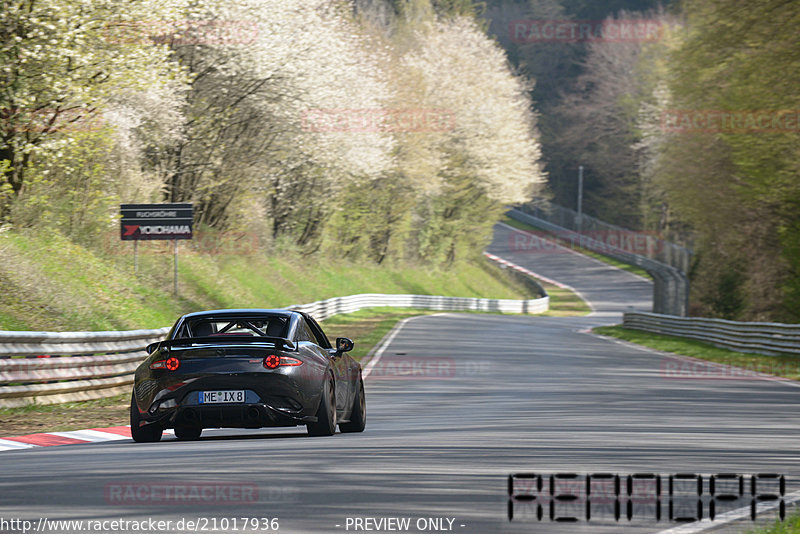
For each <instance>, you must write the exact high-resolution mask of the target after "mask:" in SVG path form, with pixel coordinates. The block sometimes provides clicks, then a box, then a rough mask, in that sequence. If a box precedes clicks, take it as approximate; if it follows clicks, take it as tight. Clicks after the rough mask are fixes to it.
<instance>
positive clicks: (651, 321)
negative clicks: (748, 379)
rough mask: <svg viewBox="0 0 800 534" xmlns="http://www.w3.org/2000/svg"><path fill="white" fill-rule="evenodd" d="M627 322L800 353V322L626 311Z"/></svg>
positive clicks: (737, 346)
mask: <svg viewBox="0 0 800 534" xmlns="http://www.w3.org/2000/svg"><path fill="white" fill-rule="evenodd" d="M623 326H624V327H625V328H632V329H635V330H644V331H646V332H652V333H655V334H667V335H670V336H679V337H686V338H691V339H697V340H700V341H705V342H706V343H711V344H713V345H716V346H718V347H723V348H726V349H731V350H735V351H739V352H752V353H756V354H766V355H780V354H791V355H795V356H796V355H798V354H800V325H797V324H784V323H748V322H740V321H728V320H725V319H710V318H704V317H675V316H672V315H661V314H657V313H646V312H626V313H625V314H624V315H623Z"/></svg>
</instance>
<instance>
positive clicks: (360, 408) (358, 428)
mask: <svg viewBox="0 0 800 534" xmlns="http://www.w3.org/2000/svg"><path fill="white" fill-rule="evenodd" d="M366 426H367V400H366V397H365V396H364V380H363V379H362V378H361V377H359V378H358V389H357V390H356V398H355V399H353V410H352V411H351V412H350V422H348V423H339V430H341V431H342V432H363V431H364V428H365V427H366Z"/></svg>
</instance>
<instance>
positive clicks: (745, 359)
mask: <svg viewBox="0 0 800 534" xmlns="http://www.w3.org/2000/svg"><path fill="white" fill-rule="evenodd" d="M592 331H593V332H595V333H597V334H601V335H604V336H611V337H615V338H619V339H623V340H625V341H630V342H631V343H636V344H637V345H644V346H645V347H650V348H652V349H656V350H660V351H664V352H673V353H675V354H681V355H683V356H691V357H693V358H698V359H701V360H707V361H710V362H716V363H721V364H725V365H732V366H736V367H741V368H744V369H746V370H747V371H749V372H757V373H764V374H768V375H774V376H780V377H783V378H789V379H792V380H800V356H765V355H762V354H751V353H745V352H736V351H732V350H728V349H723V348H719V347H715V346H714V345H710V344H708V343H703V342H702V341H697V340H694V339H686V338H682V337H675V336H665V335H662V334H653V333H650V332H643V331H641V330H632V329H629V328H623V327H621V326H601V327H596V328H594V329H592Z"/></svg>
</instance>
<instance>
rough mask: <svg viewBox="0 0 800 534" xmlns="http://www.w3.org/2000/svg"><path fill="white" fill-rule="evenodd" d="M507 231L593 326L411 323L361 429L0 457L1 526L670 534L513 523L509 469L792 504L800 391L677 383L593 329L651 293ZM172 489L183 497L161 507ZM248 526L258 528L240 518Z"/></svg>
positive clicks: (651, 358) (613, 526) (664, 360)
mask: <svg viewBox="0 0 800 534" xmlns="http://www.w3.org/2000/svg"><path fill="white" fill-rule="evenodd" d="M509 232H510V230H509V228H508V227H505V226H498V227H497V228H496V239H495V242H494V244H493V246H492V247H491V249H490V252H492V253H494V254H497V255H500V256H502V257H504V258H507V259H509V260H511V261H513V262H515V263H518V264H520V265H523V266H525V267H527V268H529V269H531V270H533V271H535V272H537V273H540V274H542V275H545V276H547V277H550V278H553V279H556V280H559V281H562V282H564V283H567V284H569V285H571V286H573V287H575V288H576V289H578V290H579V291H580V292H581V293H582V294H583V295H585V296H586V297H587V298H588V299H589V300H590V301H591V302H592V304H593V305H594V307H595V310H596V313H595V314H593V315H591V316H588V317H580V318H547V317H535V316H498V315H479V314H441V315H436V316H429V317H420V318H415V319H412V320H410V321H408V322H406V323H405V324H404V325H403V326H402V328H401V329H400V330H399V332H398V333H397V334H396V336H394V338H393V339H392V341H391V343H390V344H389V345H388V346H387V347H386V349H385V351H384V352H383V354H382V357H381V359H380V360H379V361H378V362H377V363H376V364H375V367H374V368H373V370H372V373H371V375H370V376H369V378H368V379H367V386H366V387H367V402H368V423H367V430H366V432H365V433H364V434H360V435H359V434H350V435H343V434H337V435H335V436H333V437H330V438H308V437H306V435H305V431H304V429H301V428H298V429H296V430H295V429H289V430H284V429H275V430H263V431H234V430H230V431H221V430H220V431H206V432H204V437H203V438H202V439H201V440H200V441H198V442H178V441H174V438H172V437H169V438H166V437H165V439H164V441H162V442H161V443H155V444H134V443H133V442H131V441H124V440H123V441H117V442H108V443H96V444H88V445H67V446H61V447H49V448H38V449H27V450H20V451H7V452H3V453H0V517H2V518H3V519H6V520H7V519H9V518H25V519H31V520H34V521H35V522H38V520H39V518H43V517H46V518H48V520H54V519H84V520H115V519H123V520H142V519H148V518H152V519H153V520H155V521H158V520H164V521H166V520H170V521H172V522H173V525H175V523H176V522H177V521H179V520H181V519H184V520H192V521H197V520H198V519H199V520H200V521H201V522H202V521H203V519H202V518H206V522H205V526H206V531H212V528H211V527H212V526H213V520H214V519H216V520H217V524H216V526H217V527H220V526H221V524H222V523H221V521H222V519H223V518H228V523H227V526H228V528H227V529H225V530H227V531H229V532H230V531H234V529H233V525H234V524H233V518H245V517H246V518H253V517H258V518H278V519H279V530H278V531H279V532H354V531H367V530H355V529H354V525H355V524H356V520H357V519H361V520H362V521H363V520H365V519H366V518H372V519H375V520H378V519H381V518H410V528H409V529H407V530H404V531H406V532H418V531H420V530H418V527H420V526H421V527H425V529H424V530H425V531H429V532H430V531H434V532H443V531H455V532H465V533H466V532H469V533H491V532H509V533H511V532H602V533H605V532H609V533H611V532H658V531H661V530H664V529H667V528H670V527H673V526H675V523H670V522H669V521H666V520H663V519H662V521H660V522H654V520H653V519H647V520H644V519H642V520H639V519H638V518H636V517H635V518H634V520H633V521H630V522H629V521H627V520H626V519H625V518H623V519H622V520H620V521H619V523H615V522H614V521H613V520H611V519H607V520H605V521H603V520H594V521H589V522H586V521H580V522H578V523H560V522H555V521H550V520H549V518H548V515H547V511H545V513H544V517H543V519H542V520H539V519H538V518H537V516H536V513H535V512H534V511H533V510H535V506H532V505H530V503H528V507H527V508H526V507H525V506H519V507H517V505H515V508H514V520H513V521H509V518H508V511H509V506H508V495H507V478H508V475H509V474H511V473H544V474H555V473H583V474H586V473H599V472H603V473H620V474H629V473H703V474H713V473H742V474H751V473H779V474H784V475H786V476H787V480H788V484H787V488H786V491H787V493H789V492H791V491H795V490H797V489H798V488H797V484H796V481H797V478H796V476H797V475H798V473H799V472H800V461H799V460H800V455H799V454H798V447H799V446H798V444H799V443H800V425H798V420H799V419H800V389H798V388H797V387H795V386H794V385H793V384H787V383H785V382H779V381H771V380H755V379H739V380H721V379H710V378H702V377H692V378H686V377H683V378H675V377H674V376H672V375H671V374H670V370H671V369H674V368H676V367H677V366H679V365H681V364H683V363H685V361H683V360H680V359H677V358H670V357H665V356H663V355H659V354H657V353H652V352H648V351H645V350H641V349H638V348H634V347H630V346H627V345H622V344H619V343H616V342H614V341H611V340H608V339H603V338H599V337H596V336H593V335H591V334H588V333H586V332H585V329H586V328H587V327H590V326H592V325H597V324H608V323H613V322H618V319H619V313H620V312H621V311H622V310H624V309H625V308H626V307H628V306H629V305H634V306H636V307H638V308H640V309H648V308H649V305H648V302H649V295H650V290H651V289H650V285H649V283H648V282H646V281H644V280H642V279H640V278H638V277H635V276H633V275H631V274H628V273H625V272H622V271H619V270H616V269H613V268H610V267H606V266H604V265H603V264H600V263H598V262H596V261H595V260H591V259H587V258H584V257H582V256H578V255H575V254H571V253H567V252H563V253H555V252H546V253H536V252H532V251H520V250H510V248H513V247H511V246H510V245H509V244H510V243H511V239H510V236H509ZM443 340H447V341H448V344H447V348H443V344H442V341H443ZM357 341H358V340H356V342H357ZM154 488H156V489H157V490H155V489H154ZM164 488H169V491H171V492H172V493H171V494H170V495H171V497H170V498H167V499H166V501H165V500H164V499H161V498H157V497H153V495H154V492H156V493H157V491H161V492H162V495H164V494H166V493H164V492H165V491H166V490H165V489H164ZM208 488H212V489H208ZM220 488H221V489H220ZM192 492H194V493H192ZM204 492H205V493H204ZM179 494H180V497H178V496H177V495H179ZM192 495H194V496H193V497H192ZM187 496H188V497H187ZM523 504H524V503H523ZM623 513H624V512H623ZM665 515H666V514H665ZM428 518H432V519H439V518H446V519H451V520H453V522H452V526H450V523H449V522H448V521H447V520H446V519H445V520H444V521H443V524H441V525H440V524H437V523H432V522H431V523H429V522H427V521H426V520H427V519H428ZM420 519H421V520H422V521H423V522H422V523H419V524H418V523H417V521H418V520H420ZM361 525H362V526H371V527H372V528H373V530H372V531H383V532H388V531H390V530H388V529H386V528H383V529H382V530H377V529H376V528H375V527H376V526H377V525H376V523H371V522H369V521H367V522H366V523H363V522H362V523H361ZM199 526H200V527H202V525H199ZM348 526H349V528H348ZM383 526H384V527H385V526H386V524H383ZM434 527H436V528H434ZM448 529H451V530H448ZM184 530H194V529H186V528H184ZM197 530H198V531H203V528H198V529H197ZM219 530H222V529H220V528H218V531H219ZM238 530H239V531H250V532H253V530H244V528H243V524H242V522H241V519H239V523H238ZM4 531H8V532H12V531H16V532H19V531H20V530H12V529H9V528H6V529H4ZM51 531H53V530H51ZM60 531H61V532H66V531H68V530H66V529H62V530H60ZM108 531H109V532H110V531H111V530H108ZM172 531H175V529H174V528H173V530H172ZM258 531H259V532H273V530H258ZM146 532H156V530H146Z"/></svg>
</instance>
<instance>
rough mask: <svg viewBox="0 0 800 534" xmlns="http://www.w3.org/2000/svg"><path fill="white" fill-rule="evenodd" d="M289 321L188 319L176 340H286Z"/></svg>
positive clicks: (273, 317) (262, 317) (275, 317)
mask: <svg viewBox="0 0 800 534" xmlns="http://www.w3.org/2000/svg"><path fill="white" fill-rule="evenodd" d="M288 323H289V320H288V318H286V317H282V316H278V315H271V316H266V315H259V316H251V317H248V316H243V317H225V318H221V317H198V318H194V319H188V320H186V321H185V322H184V324H183V326H182V327H181V329H180V330H179V331H178V332H177V334H176V336H175V339H187V338H193V337H209V336H211V337H221V338H223V337H225V336H251V337H254V338H259V337H263V336H268V337H281V338H285V337H286V335H287V329H288V328H287V327H288Z"/></svg>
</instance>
